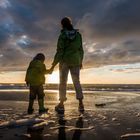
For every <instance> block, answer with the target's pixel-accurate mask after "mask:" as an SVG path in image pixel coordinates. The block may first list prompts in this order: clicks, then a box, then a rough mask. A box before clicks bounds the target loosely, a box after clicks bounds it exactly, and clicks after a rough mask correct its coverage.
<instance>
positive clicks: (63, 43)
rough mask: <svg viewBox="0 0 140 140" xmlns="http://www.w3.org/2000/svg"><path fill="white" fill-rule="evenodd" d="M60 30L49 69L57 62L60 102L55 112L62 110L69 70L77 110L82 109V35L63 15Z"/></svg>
mask: <svg viewBox="0 0 140 140" xmlns="http://www.w3.org/2000/svg"><path fill="white" fill-rule="evenodd" d="M61 25H62V30H61V33H60V36H59V38H58V42H57V52H56V54H55V57H54V61H53V63H52V67H51V69H50V70H51V71H53V69H54V67H55V66H56V65H57V64H58V63H59V73H60V84H59V100H60V103H59V104H58V105H57V106H56V107H55V110H56V111H57V112H63V111H64V101H66V100H67V98H66V87H67V79H68V73H69V71H70V73H71V76H72V80H73V84H74V87H75V90H76V98H77V99H78V100H79V111H84V105H83V92H82V88H81V84H80V80H79V75H80V69H81V68H82V61H83V55H84V51H83V46H82V36H81V34H80V33H79V31H78V30H77V29H74V28H73V25H72V22H71V20H70V18H68V17H65V18H63V19H62V20H61Z"/></svg>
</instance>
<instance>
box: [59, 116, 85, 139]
mask: <svg viewBox="0 0 140 140" xmlns="http://www.w3.org/2000/svg"><path fill="white" fill-rule="evenodd" d="M58 123H59V125H60V127H59V129H58V140H67V138H66V131H65V129H66V127H65V124H66V120H65V118H64V116H63V115H60V116H59V118H58ZM83 125H84V122H83V117H81V116H80V117H79V118H78V119H77V121H76V125H75V128H76V129H75V131H74V133H73V136H72V140H80V137H81V134H82V131H81V130H80V128H83Z"/></svg>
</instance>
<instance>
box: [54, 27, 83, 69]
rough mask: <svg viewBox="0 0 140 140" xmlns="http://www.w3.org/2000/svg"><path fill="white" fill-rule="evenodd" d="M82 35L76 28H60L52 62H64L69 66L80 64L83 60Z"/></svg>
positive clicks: (55, 63)
mask: <svg viewBox="0 0 140 140" xmlns="http://www.w3.org/2000/svg"><path fill="white" fill-rule="evenodd" d="M83 55H84V51H83V46H82V36H81V34H80V33H79V32H78V30H75V29H73V30H71V31H68V30H66V29H65V30H62V31H61V34H60V36H59V38H58V42H57V51H56V54H55V57H54V61H53V63H52V65H53V66H55V65H57V63H66V64H68V65H69V66H80V65H82V61H83Z"/></svg>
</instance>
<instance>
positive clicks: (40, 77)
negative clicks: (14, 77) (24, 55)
mask: <svg viewBox="0 0 140 140" xmlns="http://www.w3.org/2000/svg"><path fill="white" fill-rule="evenodd" d="M45 73H46V66H45V64H44V63H42V62H41V61H39V60H32V61H31V62H30V64H29V67H28V69H27V72H26V77H25V81H26V83H29V84H30V85H31V86H37V85H42V84H44V83H45Z"/></svg>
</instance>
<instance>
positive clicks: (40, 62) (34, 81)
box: [25, 53, 49, 114]
mask: <svg viewBox="0 0 140 140" xmlns="http://www.w3.org/2000/svg"><path fill="white" fill-rule="evenodd" d="M44 61H45V56H44V54H42V53H38V54H37V55H36V56H35V57H34V58H33V60H32V61H31V62H30V64H29V67H28V69H27V72H26V78H25V81H26V84H27V86H29V88H30V95H29V106H28V114H32V113H33V111H34V109H33V103H34V100H35V99H36V96H37V97H38V105H39V113H45V112H47V111H48V108H45V107H44V96H45V94H44V89H43V84H44V83H45V74H48V73H49V70H46V66H45V64H44Z"/></svg>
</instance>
